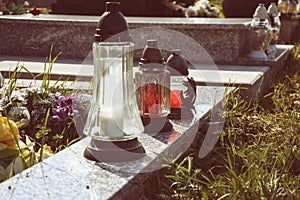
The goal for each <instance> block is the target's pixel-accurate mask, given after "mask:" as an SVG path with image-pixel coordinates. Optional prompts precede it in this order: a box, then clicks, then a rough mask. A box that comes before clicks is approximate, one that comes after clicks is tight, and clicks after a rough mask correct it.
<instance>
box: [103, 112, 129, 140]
mask: <svg viewBox="0 0 300 200" xmlns="http://www.w3.org/2000/svg"><path fill="white" fill-rule="evenodd" d="M123 121H124V110H123V108H122V107H104V108H102V109H101V112H100V127H101V132H102V133H103V134H104V135H105V136H107V137H122V136H124V133H123Z"/></svg>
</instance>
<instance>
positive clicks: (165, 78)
mask: <svg viewBox="0 0 300 200" xmlns="http://www.w3.org/2000/svg"><path fill="white" fill-rule="evenodd" d="M157 43H158V41H157V40H148V41H147V45H146V46H145V48H144V50H143V53H142V58H141V59H140V65H139V72H137V73H136V75H135V78H136V87H137V99H138V105H139V110H140V114H141V118H142V121H143V124H144V127H145V132H147V133H158V132H165V131H169V130H170V129H172V125H171V124H170V122H169V121H168V115H169V113H170V72H169V71H168V70H167V67H166V65H165V63H164V59H163V57H162V53H161V50H160V49H159V48H158V44H157Z"/></svg>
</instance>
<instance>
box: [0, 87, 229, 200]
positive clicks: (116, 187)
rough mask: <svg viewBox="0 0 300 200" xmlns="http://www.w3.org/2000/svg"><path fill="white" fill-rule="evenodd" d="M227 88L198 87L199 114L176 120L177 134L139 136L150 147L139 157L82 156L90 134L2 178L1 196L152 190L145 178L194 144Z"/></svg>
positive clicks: (111, 195)
mask: <svg viewBox="0 0 300 200" xmlns="http://www.w3.org/2000/svg"><path fill="white" fill-rule="evenodd" d="M224 91H225V88H224V87H198V95H197V101H196V102H197V106H196V110H197V112H196V115H195V117H194V118H193V119H192V120H181V121H179V120H177V121H172V123H173V125H174V128H173V129H174V130H173V132H172V134H165V135H164V134H162V135H160V137H153V136H150V135H147V134H141V135H139V136H138V139H139V141H140V142H141V143H142V145H143V147H144V148H145V150H146V155H145V156H144V157H143V158H141V159H139V160H136V161H131V162H120V163H104V162H94V161H90V160H87V159H86V158H84V157H83V151H84V149H85V148H86V145H87V143H88V142H89V138H88V137H86V138H84V139H82V140H81V141H79V142H77V143H76V144H74V145H72V146H71V147H70V148H67V149H65V150H63V151H61V152H59V153H57V154H55V155H54V156H52V157H50V158H48V159H46V160H44V161H43V162H41V163H38V164H36V165H35V166H33V167H31V168H29V169H27V170H25V171H23V172H22V173H20V174H18V175H16V176H14V177H13V178H11V179H9V180H7V181H5V182H3V183H1V184H0V197H1V199H3V200H6V199H16V200H18V199H20V200H24V199H33V198H36V199H140V198H141V197H142V196H143V195H145V193H146V191H145V190H147V188H145V187H144V183H145V182H146V181H147V180H148V179H149V178H150V177H151V176H152V174H153V173H155V172H156V171H157V170H159V169H161V167H162V164H168V162H169V161H170V160H172V159H175V158H176V157H177V156H178V155H180V154H181V153H183V152H185V151H186V150H187V149H188V148H189V146H190V144H191V143H192V141H193V139H194V138H195V135H196V133H197V131H198V127H199V125H200V124H201V122H202V121H203V120H204V117H205V116H206V115H207V114H208V113H209V110H210V109H211V108H212V107H213V105H214V104H215V103H218V102H220V101H221V99H222V98H223V95H224ZM212 119H214V116H212ZM199 145H201V144H199ZM148 184H149V183H148ZM150 186H151V184H150Z"/></svg>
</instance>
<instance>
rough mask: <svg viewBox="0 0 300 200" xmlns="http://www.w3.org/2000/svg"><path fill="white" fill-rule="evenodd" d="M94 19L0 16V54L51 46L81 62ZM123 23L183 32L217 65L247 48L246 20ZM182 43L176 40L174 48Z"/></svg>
mask: <svg viewBox="0 0 300 200" xmlns="http://www.w3.org/2000/svg"><path fill="white" fill-rule="evenodd" d="M98 20H99V16H72V15H52V14H51V15H40V16H32V15H22V16H0V42H1V46H0V55H15V56H37V57H46V56H48V55H49V49H50V46H51V45H52V44H53V45H54V51H53V52H54V53H57V52H59V51H62V55H61V57H64V58H71V59H84V58H85V57H86V56H87V55H88V54H89V52H90V51H91V50H92V43H93V41H94V38H93V35H94V33H95V29H96V26H97V22H98ZM127 20H128V23H129V27H130V29H131V30H133V29H138V28H146V27H156V28H165V29H171V30H175V31H178V32H180V33H183V34H184V35H186V36H188V37H191V38H192V39H194V41H195V42H197V43H199V44H200V45H201V46H202V47H203V48H204V49H205V50H206V51H207V52H208V54H209V55H210V56H211V57H212V59H213V60H214V61H215V62H216V63H218V64H222V63H232V62H233V61H235V60H236V59H238V57H240V55H242V54H245V53H247V52H248V51H249V49H250V44H251V43H250V42H249V40H248V28H249V22H250V19H224V18H217V19H216V18H155V17H151V18H146V17H127ZM146 32H147V31H146ZM141 39H142V38H141ZM186 43H187V41H182V40H176V41H175V42H174V48H180V47H182V46H184V44H186Z"/></svg>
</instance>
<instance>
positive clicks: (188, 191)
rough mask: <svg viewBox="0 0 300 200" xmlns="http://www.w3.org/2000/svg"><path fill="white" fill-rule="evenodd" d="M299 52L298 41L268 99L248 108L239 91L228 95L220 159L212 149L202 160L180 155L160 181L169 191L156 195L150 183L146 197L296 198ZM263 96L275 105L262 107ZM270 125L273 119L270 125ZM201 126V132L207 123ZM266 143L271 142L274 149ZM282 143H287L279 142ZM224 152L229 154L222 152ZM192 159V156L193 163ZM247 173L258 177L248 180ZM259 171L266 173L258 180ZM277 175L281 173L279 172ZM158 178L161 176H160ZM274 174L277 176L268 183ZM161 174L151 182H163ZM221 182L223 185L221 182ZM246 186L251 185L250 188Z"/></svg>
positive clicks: (218, 151) (297, 176)
mask: <svg viewBox="0 0 300 200" xmlns="http://www.w3.org/2000/svg"><path fill="white" fill-rule="evenodd" d="M298 55H299V47H298V46H296V48H295V50H294V51H293V57H292V58H291V57H290V58H289V60H288V63H284V64H285V67H286V69H287V71H288V72H290V73H291V72H292V73H291V74H292V75H290V76H289V77H290V78H289V79H287V80H286V81H285V82H284V84H283V85H284V86H283V85H282V84H279V85H277V86H276V87H274V88H275V89H274V92H273V93H271V94H270V95H268V98H266V99H267V100H268V101H267V100H264V101H259V102H257V104H254V105H252V106H251V107H250V108H248V104H247V102H244V99H243V98H240V97H239V95H237V93H238V92H234V94H235V95H233V96H231V95H230V96H229V97H228V99H227V104H228V105H227V106H228V107H229V110H228V112H227V113H226V114H227V115H229V116H228V118H227V120H228V122H226V127H225V130H224V132H222V134H224V135H223V140H221V141H220V144H219V145H220V147H219V146H218V147H216V149H215V151H216V152H217V154H218V155H219V156H220V158H221V159H219V160H218V159H217V158H219V157H218V156H216V157H215V154H213V153H212V154H211V155H209V156H208V157H207V158H205V162H204V161H203V160H200V161H199V160H198V157H197V155H196V156H195V157H182V158H181V159H183V161H182V162H179V161H177V162H174V165H171V166H170V169H171V170H172V172H174V173H171V174H170V172H171V171H170V172H169V176H168V179H169V180H166V182H163V183H166V184H167V185H168V186H170V187H167V188H170V190H168V191H167V194H168V195H164V194H159V193H160V191H157V190H156V191H154V192H153V191H152V189H155V188H152V189H149V188H148V189H149V191H148V193H146V195H149V196H148V198H149V197H151V196H152V195H153V196H152V197H153V198H165V199H168V198H192V197H194V198H196V199H197V198H200V197H201V196H202V197H204V198H205V197H206V196H207V197H209V198H212V199H213V198H217V197H228V198H236V199H239V198H245V199H251V198H256V197H262V196H265V197H266V198H274V199H280V198H296V199H297V198H299V196H297V192H296V191H297V190H299V188H297V187H298V186H297V185H299V184H298V183H299V171H297V167H298V166H299V134H298V133H299V123H298V122H299V118H298V115H297V113H298V110H299V107H298V106H297V105H298V103H297V102H298V100H299V99H298V98H299V95H298V94H299V90H298V83H299V78H298V75H297V73H298V71H299V59H298V58H299V57H298ZM292 69H293V70H292ZM294 74H296V75H294ZM286 87H287V88H286ZM287 92H291V93H287ZM272 95H273V96H272ZM271 97H272V98H271ZM284 97H288V98H284ZM281 98H283V99H281ZM265 101H267V102H268V103H266V104H268V105H274V107H271V108H269V106H268V107H266V106H265V104H263V102H265ZM270 101H273V102H272V104H271V103H269V102H270ZM237 102H238V103H237ZM236 104H237V105H238V106H237V105H236ZM230 108H231V109H230ZM283 111H284V112H283ZM274 115H275V116H274ZM286 115H287V116H286ZM272 118H275V119H282V118H284V119H290V121H288V122H287V121H284V120H283V121H282V120H279V121H277V120H275V122H273V121H271V119H272ZM268 120H269V121H268ZM237 124H238V125H237ZM270 124H274V127H273V126H270ZM246 127H247V128H246ZM248 129H250V130H248ZM261 129H262V130H263V131H262V130H261ZM200 130H202V131H203V132H204V133H205V126H204V127H203V129H200ZM236 130H237V131H236ZM266 130H267V131H266ZM235 131H236V132H235ZM247 131H249V132H247ZM266 132H268V133H266ZM286 132H288V133H289V134H288V139H286V138H285V137H284V138H283V137H282V135H284V136H286V134H285V133H286ZM201 134H203V133H202V132H201V131H200V132H199V135H200V136H201ZM245 134H246V136H245ZM245 137H246V138H245ZM200 138H201V137H200ZM256 139H258V141H257V140H256ZM242 143H243V144H242ZM267 144H274V148H271V147H270V145H267ZM280 144H286V145H285V147H282V145H280ZM279 147H280V148H279ZM237 149H238V150H237ZM195 152H198V151H195ZM224 152H227V153H225V154H224ZM257 155H260V156H259V158H260V159H261V160H260V159H259V161H257V159H256V158H257ZM261 155H262V156H261ZM274 157H277V158H278V159H274ZM181 159H180V160H181ZM192 159H194V161H193V162H192ZM195 160H196V161H195ZM220 160H224V163H223V162H221V163H219V162H218V161H220ZM264 160H270V162H268V163H263V161H264ZM191 163H194V164H193V167H194V168H189V166H190V164H191ZM204 163H205V164H204ZM245 166H246V170H245ZM280 166H283V167H280ZM215 168H218V169H215ZM266 172H267V173H266ZM249 173H251V175H253V174H255V175H257V176H253V178H252V179H249V176H248V175H249ZM262 174H264V175H265V176H263V178H262V179H260V178H259V177H260V176H261V175H262ZM277 174H280V176H279V177H277ZM160 178H161V179H163V177H160ZM276 178H278V180H279V181H278V182H276V183H274V184H271V182H272V183H273V181H274V180H275V179H276ZM161 179H159V180H155V181H158V183H162V182H161ZM170 180H171V182H169V181H170ZM228 180H229V181H228ZM276 180H277V179H276ZM227 181H228V182H227ZM260 183H262V186H260ZM152 184H153V182H152V183H151V185H152ZM225 185H227V186H226V187H224V186H225ZM228 185H229V186H230V187H229V189H228ZM249 185H251V186H252V187H250V188H251V189H252V190H251V191H250V189H249ZM266 185H267V186H266ZM165 191H166V190H165V188H164V192H165ZM282 191H284V192H282ZM146 197H147V196H146Z"/></svg>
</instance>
